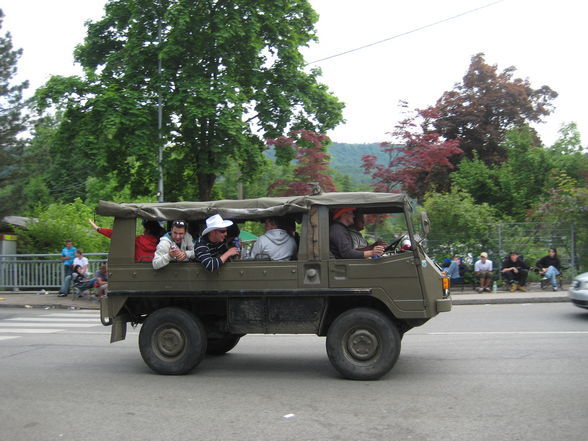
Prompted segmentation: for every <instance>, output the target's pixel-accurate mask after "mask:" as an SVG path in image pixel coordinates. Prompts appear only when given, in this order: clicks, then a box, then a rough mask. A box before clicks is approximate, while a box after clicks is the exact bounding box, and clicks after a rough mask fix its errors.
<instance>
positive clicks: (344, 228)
mask: <svg viewBox="0 0 588 441" xmlns="http://www.w3.org/2000/svg"><path fill="white" fill-rule="evenodd" d="M354 216H355V208H339V209H338V210H336V211H335V212H334V214H333V223H332V224H331V228H330V231H329V248H330V251H331V254H332V255H333V256H335V258H337V259H369V258H371V257H373V256H381V255H382V253H383V252H384V247H383V246H382V245H375V246H374V247H373V249H370V250H364V251H360V250H356V249H354V248H353V239H352V238H351V233H350V231H349V227H351V225H353V222H354Z"/></svg>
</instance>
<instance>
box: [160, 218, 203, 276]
mask: <svg viewBox="0 0 588 441" xmlns="http://www.w3.org/2000/svg"><path fill="white" fill-rule="evenodd" d="M187 230H188V224H187V223H186V222H185V221H183V220H175V221H173V222H172V227H171V231H170V232H169V233H166V234H164V235H163V236H161V239H159V243H158V244H157V248H156V249H155V256H154V257H153V261H152V265H153V268H154V269H159V268H163V267H164V266H166V265H168V264H169V263H170V262H171V261H172V260H173V261H177V262H186V261H188V260H190V259H193V258H194V239H192V236H191V235H190V233H188V231H187Z"/></svg>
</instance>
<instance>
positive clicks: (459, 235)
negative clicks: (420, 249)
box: [424, 187, 497, 261]
mask: <svg viewBox="0 0 588 441" xmlns="http://www.w3.org/2000/svg"><path fill="white" fill-rule="evenodd" d="M424 209H425V211H426V212H427V215H428V217H429V220H430V221H431V233H430V234H429V236H428V241H427V243H428V244H429V249H432V250H434V254H435V256H434V257H435V258H436V259H437V261H442V260H443V258H444V257H449V256H451V255H453V254H460V255H462V256H463V255H466V254H468V253H473V254H474V255H477V254H476V253H479V252H481V251H483V250H484V249H486V248H487V247H488V245H489V244H490V243H492V241H493V240H494V237H493V235H494V234H495V229H494V224H495V223H496V222H497V216H496V212H495V210H494V209H493V208H492V207H490V206H489V205H488V204H486V203H482V204H478V203H476V202H475V201H474V199H473V198H472V197H471V196H470V195H469V194H468V193H467V192H466V191H463V190H460V189H458V188H456V187H454V188H453V189H452V190H451V191H450V192H448V193H427V195H426V196H425V201H424Z"/></svg>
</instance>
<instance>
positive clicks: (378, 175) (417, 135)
mask: <svg viewBox="0 0 588 441" xmlns="http://www.w3.org/2000/svg"><path fill="white" fill-rule="evenodd" d="M438 117H439V112H438V111H437V109H435V108H428V109H424V110H418V109H417V110H416V111H415V113H414V115H411V116H409V117H408V118H406V119H404V120H403V121H401V122H400V123H399V124H398V125H397V126H396V128H395V130H394V131H393V132H392V135H393V137H394V138H395V140H396V141H398V142H400V143H401V144H392V143H389V142H385V143H382V149H383V150H384V152H386V153H387V154H388V155H389V158H390V160H389V162H388V164H386V165H381V164H379V163H378V162H377V158H376V157H375V156H373V155H364V156H363V158H362V168H363V169H364V172H365V173H366V174H371V176H372V179H373V181H374V184H373V187H374V190H375V191H380V192H391V191H394V190H397V189H398V187H399V186H400V187H401V188H402V190H403V191H405V192H407V193H408V194H409V195H410V196H412V197H415V198H418V199H419V200H421V199H422V197H423V196H424V195H425V193H427V192H429V191H447V190H448V189H449V185H448V184H449V179H448V175H449V171H450V170H452V169H453V168H454V165H453V164H452V163H451V161H450V159H451V158H452V157H453V156H455V155H459V154H461V153H462V150H461V149H460V148H459V141H457V140H446V139H444V138H443V137H442V136H441V134H440V133H439V132H437V131H436V130H435V129H434V122H435V120H436V119H437V118H438Z"/></svg>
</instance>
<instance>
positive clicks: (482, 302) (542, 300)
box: [451, 297, 570, 305]
mask: <svg viewBox="0 0 588 441" xmlns="http://www.w3.org/2000/svg"><path fill="white" fill-rule="evenodd" d="M451 300H452V301H451V303H452V304H453V305H506V304H516V303H518V304H524V303H569V302H570V299H569V298H568V297H528V298H516V299H513V298H508V297H505V298H503V299H500V298H499V299H496V298H495V299H456V298H454V297H452V299H451Z"/></svg>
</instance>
